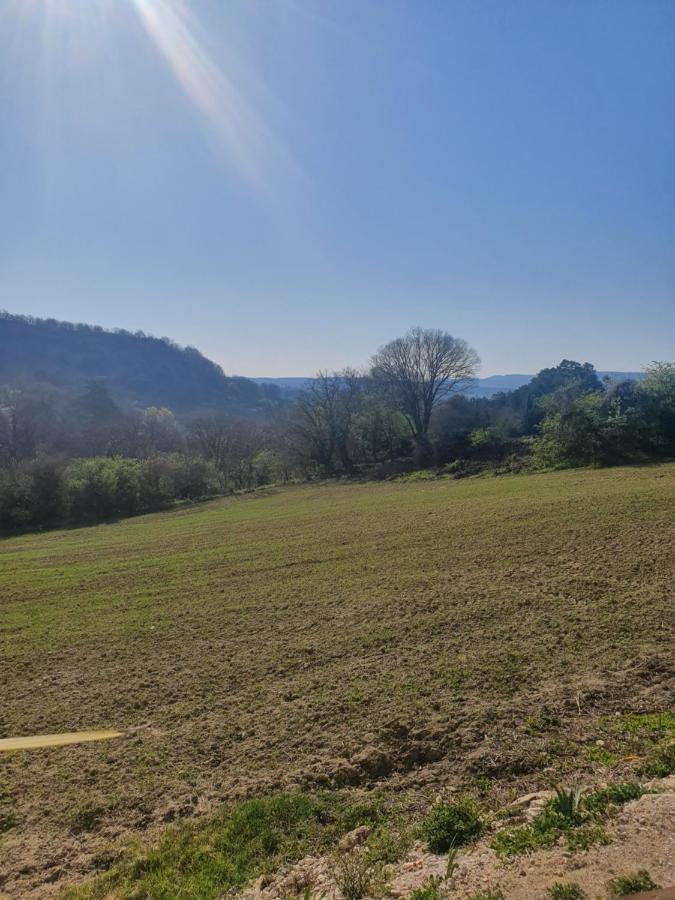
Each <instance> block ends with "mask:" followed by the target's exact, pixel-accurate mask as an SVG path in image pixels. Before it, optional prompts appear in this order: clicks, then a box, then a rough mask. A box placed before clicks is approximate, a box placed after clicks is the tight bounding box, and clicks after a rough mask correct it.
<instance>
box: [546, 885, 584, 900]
mask: <svg viewBox="0 0 675 900" xmlns="http://www.w3.org/2000/svg"><path fill="white" fill-rule="evenodd" d="M546 896H547V897H548V898H549V900H584V898H585V897H586V893H585V891H583V890H582V889H581V888H580V887H579V885H578V884H573V883H572V882H570V881H567V882H563V881H556V882H554V883H553V884H552V885H551V887H550V888H549V889H548V891H547V892H546Z"/></svg>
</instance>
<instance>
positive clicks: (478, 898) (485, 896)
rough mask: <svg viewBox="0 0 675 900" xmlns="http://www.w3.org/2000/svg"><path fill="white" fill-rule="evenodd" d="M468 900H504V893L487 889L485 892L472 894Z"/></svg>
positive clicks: (496, 889) (495, 889)
mask: <svg viewBox="0 0 675 900" xmlns="http://www.w3.org/2000/svg"><path fill="white" fill-rule="evenodd" d="M469 900H506V898H505V897H504V892H503V891H501V890H500V889H499V888H494V889H493V888H488V890H487V891H478V893H476V894H472V895H471V897H470V898H469Z"/></svg>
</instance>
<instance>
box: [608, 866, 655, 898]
mask: <svg viewBox="0 0 675 900" xmlns="http://www.w3.org/2000/svg"><path fill="white" fill-rule="evenodd" d="M608 887H609V891H610V895H611V896H612V897H625V896H626V895H627V894H639V893H641V891H653V890H656V888H658V884H656V883H655V882H654V880H653V879H652V877H651V876H650V874H649V872H647V871H646V870H645V869H640V871H639V872H636V873H635V874H634V875H620V876H619V877H618V878H613V879H612V880H611V881H610V882H609V885H608Z"/></svg>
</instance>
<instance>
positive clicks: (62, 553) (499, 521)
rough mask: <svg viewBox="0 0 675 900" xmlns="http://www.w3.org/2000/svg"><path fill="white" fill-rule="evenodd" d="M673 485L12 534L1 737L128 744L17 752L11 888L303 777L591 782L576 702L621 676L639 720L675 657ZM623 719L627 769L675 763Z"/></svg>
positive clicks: (356, 491)
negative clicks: (649, 667)
mask: <svg viewBox="0 0 675 900" xmlns="http://www.w3.org/2000/svg"><path fill="white" fill-rule="evenodd" d="M674 475H675V466H673V465H670V464H667V465H661V466H650V467H641V468H635V469H612V470H604V471H579V470H576V471H567V472H556V473H551V474H542V475H531V476H509V477H503V478H487V477H485V478H478V479H466V480H461V481H454V480H449V479H434V480H433V481H413V482H409V483H405V482H403V483H381V484H369V485H317V486H306V487H295V488H289V489H284V490H280V491H277V492H270V493H268V494H267V495H265V496H257V497H248V498H238V499H227V500H219V501H214V502H211V503H207V504H204V505H200V506H193V507H189V508H185V509H180V510H175V511H172V512H167V513H162V514H155V515H148V516H143V517H139V518H135V519H130V520H126V521H122V522H118V523H115V524H109V525H100V526H95V527H90V528H81V529H74V530H64V531H55V532H50V533H45V534H36V535H26V536H22V537H16V538H10V539H6V540H3V541H0V605H1V612H2V617H1V619H0V623H1V624H0V629H1V631H0V641H1V646H0V660H1V662H0V691H1V692H2V693H1V695H2V697H3V709H2V721H1V722H0V736H2V737H6V736H14V735H17V736H18V735H29V734H40V733H52V732H58V731H74V730H82V729H96V728H109V727H115V728H120V729H124V730H126V731H127V737H125V738H124V739H122V740H119V741H116V742H110V743H100V744H89V745H82V746H73V747H68V748H62V749H51V750H41V751H36V752H32V753H23V754H14V755H11V756H10V755H7V756H6V757H5V759H3V769H4V773H3V781H2V786H1V787H0V820H2V821H3V822H4V823H6V824H7V823H9V828H8V829H7V828H6V830H5V831H4V832H3V833H2V835H0V841H2V852H1V853H0V878H1V877H2V875H3V874H5V875H6V876H7V877H8V878H9V879H11V880H10V881H8V882H7V884H8V885H9V887H10V888H11V889H12V890H14V892H15V893H17V894H19V895H22V896H28V895H29V891H30V890H35V891H39V890H40V887H41V885H42V884H43V879H46V878H48V877H51V876H52V871H51V870H50V868H49V863H50V862H51V861H52V860H53V859H55V858H56V859H59V860H61V862H60V866H61V869H62V883H68V880H69V879H70V878H71V877H72V876H73V873H74V872H76V871H77V872H78V873H83V872H86V866H87V860H89V861H90V862H89V865H90V866H91V868H90V871H93V866H94V865H95V862H94V861H95V860H96V859H106V858H108V855H109V854H110V853H113V854H114V853H117V852H118V851H119V849H120V847H121V846H123V845H124V843H125V841H126V840H128V839H133V840H135V839H145V838H146V837H147V838H148V839H149V840H150V839H154V834H155V829H160V830H161V829H163V828H166V827H167V824H170V823H171V822H172V821H173V820H174V819H176V818H177V819H183V818H186V817H190V816H192V815H193V814H196V813H199V812H202V811H204V810H206V811H208V810H214V809H217V808H218V807H219V806H220V805H221V804H222V803H224V802H229V801H232V800H234V799H236V798H241V797H247V796H252V795H254V796H268V795H271V794H274V793H278V792H279V791H280V790H284V791H285V790H288V789H289V787H293V786H295V787H297V788H299V789H302V790H304V791H308V792H312V791H316V790H321V789H325V788H330V789H336V788H343V787H346V788H350V789H352V790H358V789H359V788H360V787H368V786H369V785H371V784H373V783H374V782H375V781H378V780H381V779H386V778H387V776H388V775H390V774H391V773H393V772H395V771H401V772H402V773H403V774H404V773H405V771H406V770H410V769H414V768H415V767H417V766H420V765H424V764H425V763H426V762H427V761H433V762H435V763H436V766H437V771H438V776H439V778H443V777H447V776H449V775H452V777H453V778H454V777H459V776H461V775H462V773H464V774H465V775H466V777H467V779H470V778H476V779H480V778H483V779H484V778H487V777H489V778H490V779H491V780H492V781H494V782H495V783H496V782H497V781H498V780H499V778H501V777H510V775H509V773H513V774H514V775H518V773H521V772H525V773H530V774H531V776H532V777H535V776H536V773H537V772H538V771H541V770H542V769H543V768H544V767H547V766H549V767H550V766H552V767H553V769H552V771H553V772H554V774H553V775H551V776H550V777H556V776H555V773H556V772H557V771H558V769H557V768H556V767H558V768H561V767H563V768H564V765H565V764H567V761H569V760H572V761H573V762H572V763H570V765H577V761H578V758H579V752H578V746H577V745H574V746H572V744H570V743H569V742H570V738H569V737H568V733H569V732H570V728H569V723H568V722H567V721H564V722H561V723H560V724H558V719H557V717H558V716H559V714H560V710H562V709H565V708H566V706H565V704H568V703H569V701H570V698H574V697H575V696H577V694H580V695H581V696H582V697H583V696H584V692H585V691H586V689H587V688H589V689H591V690H597V689H598V685H600V686H602V684H604V683H607V684H608V685H611V686H612V688H611V691H612V692H611V696H612V698H613V700H615V701H620V702H621V703H622V704H624V705H623V707H622V708H623V709H624V710H626V711H628V712H629V713H630V710H631V702H632V700H633V698H634V697H635V696H637V692H639V691H640V690H643V689H644V686H645V684H646V683H647V682H646V681H645V679H644V677H642V676H640V677H639V678H638V677H637V676H635V677H634V676H632V675H631V674H630V673H631V672H634V671H636V669H635V665H636V662H635V661H636V660H637V661H639V660H642V659H647V660H663V659H664V658H665V657H666V656H667V655H668V654H669V653H670V650H671V646H672V638H671V634H670V632H669V630H668V628H667V625H668V617H667V616H666V615H665V614H664V610H665V609H666V608H667V603H668V599H669V597H670V596H671V588H672V586H671V576H672V571H671V566H670V562H669V553H670V551H671V550H672V508H673V501H674V500H675V478H674V477H673V476H674ZM618 670H621V671H626V672H627V673H629V674H628V675H626V677H625V678H624V679H623V680H622V681H621V682H620V685H621V686H620V688H619V689H617V688H616V687H615V685H616V684H617V683H618V682H617V679H616V677H615V673H616V672H617V671H618ZM617 690H618V691H619V693H617ZM621 692H622V693H621ZM598 708H599V709H601V708H602V705H601V703H600V704H596V706H595V709H598ZM549 710H553V711H554V712H549ZM654 712H658V709H656V710H654ZM582 713H583V714H582V716H581V717H579V716H578V714H577V710H576V708H575V709H574V710H572V711H570V713H569V716H570V717H572V716H573V717H574V723H578V724H575V725H574V728H576V729H577V730H579V729H581V728H585V727H587V720H588V716H589V715H590V714H587V712H586V710H585V709H583V708H582ZM593 715H594V716H595V718H594V721H597V714H595V713H594V714H593ZM610 720H611V717H609V719H608V723H607V724H606V725H605V726H603V727H605V729H606V730H607V732H608V734H610V731H611V734H610V738H611V741H610V738H608V746H607V751H608V752H612V753H614V752H615V749H616V748H615V746H614V744H613V743H611V742H612V741H613V742H614V743H615V744H616V746H617V747H618V748H619V749H618V750H616V752H617V753H620V752H622V750H623V748H624V747H627V748H629V751H631V750H632V748H633V747H634V746H635V747H636V748H638V749H636V751H635V752H636V755H638V756H640V759H639V760H638V761H637V762H636V765H642V764H646V760H647V756H648V754H647V753H643V748H644V747H649V748H651V749H650V750H649V752H650V753H651V752H652V750H653V752H654V764H655V765H656V763H659V765H662V767H663V766H665V765H666V764H667V762H668V759H667V757H663V754H666V753H667V748H665V749H664V746H665V745H663V742H664V741H665V740H666V737H665V736H664V734H663V731H662V720H661V719H658V718H657V719H654V721H650V722H649V725H648V726H647V725H645V723H644V722H643V723H642V725H640V726H639V728H638V726H637V725H635V722H634V720H633V719H626V720H625V723H624V724H625V727H626V728H629V729H630V728H634V727H635V728H638V732H639V733H637V734H634V733H632V732H630V731H620V730H619V725H618V724H617V723H615V722H614V721H613V720H611V721H610ZM588 721H590V720H588ZM525 722H528V724H527V726H526V728H525V727H524V728H523V730H522V733H521V732H517V729H518V727H519V725H521V724H522V723H525ZM643 726H644V728H643ZM640 728H643V730H642V731H640ZM645 728H646V729H647V730H644V729H645ZM649 729H651V730H649ZM514 734H517V744H514V743H513V742H511V743H509V741H510V740H511V739H510V736H511V735H514ZM485 736H487V739H488V740H489V741H490V742H492V750H491V754H490V756H489V759H488V760H487V762H485V763H484V764H483V763H482V762H480V760H479V761H475V760H474V761H473V762H471V764H470V766H469V760H470V755H471V751H472V750H477V751H478V750H479V749H480V747H481V746H482V743H483V741H484V738H485ZM598 736H602V737H603V738H604V737H605V736H606V735H605V733H604V732H602V733H599V735H598ZM556 741H557V742H558V745H556V744H555V742H556ZM566 741H567V743H565V742H566ZM657 750H658V753H659V754H661V756H658V754H657ZM643 757H644V758H643ZM662 757H663V758H662ZM493 759H494V760H496V761H497V765H501V760H502V759H505V760H508V765H509V767H508V768H507V767H505V768H504V771H503V773H502V772H501V771H495V770H494V764H493V762H491V760H493ZM487 765H490V766H493V768H492V769H489V770H488V769H485V766H487ZM584 765H592V763H591V762H589V761H588V760H586V761H585V762H584ZM481 766H483V768H481ZM568 783H571V779H570V781H569V782H568ZM425 803H426V804H427V805H428V801H425ZM74 839H76V841H77V848H78V850H77V853H76V854H75V853H74V851H73V852H71V851H70V850H65V851H64V848H71V847H72V846H73V840H74ZM27 860H29V861H30V865H28V864H27V862H26V861H27ZM21 869H26V872H25V873H24V874H23V875H21V877H20V878H17V873H18V872H19V871H20V870H21Z"/></svg>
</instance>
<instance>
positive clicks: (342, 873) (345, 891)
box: [330, 848, 375, 900]
mask: <svg viewBox="0 0 675 900" xmlns="http://www.w3.org/2000/svg"><path fill="white" fill-rule="evenodd" d="M330 869H331V875H332V876H333V881H334V882H335V884H336V885H337V887H338V888H339V889H340V893H341V894H342V896H343V897H344V898H345V900H361V898H362V897H365V896H367V895H368V893H369V892H370V889H371V886H372V884H373V880H374V876H375V867H374V864H373V863H372V861H371V860H370V858H369V857H368V854H367V853H363V852H362V851H361V849H359V848H356V849H355V850H350V851H349V852H347V853H340V854H338V855H336V856H334V857H333V860H332V863H331V867H330Z"/></svg>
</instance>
